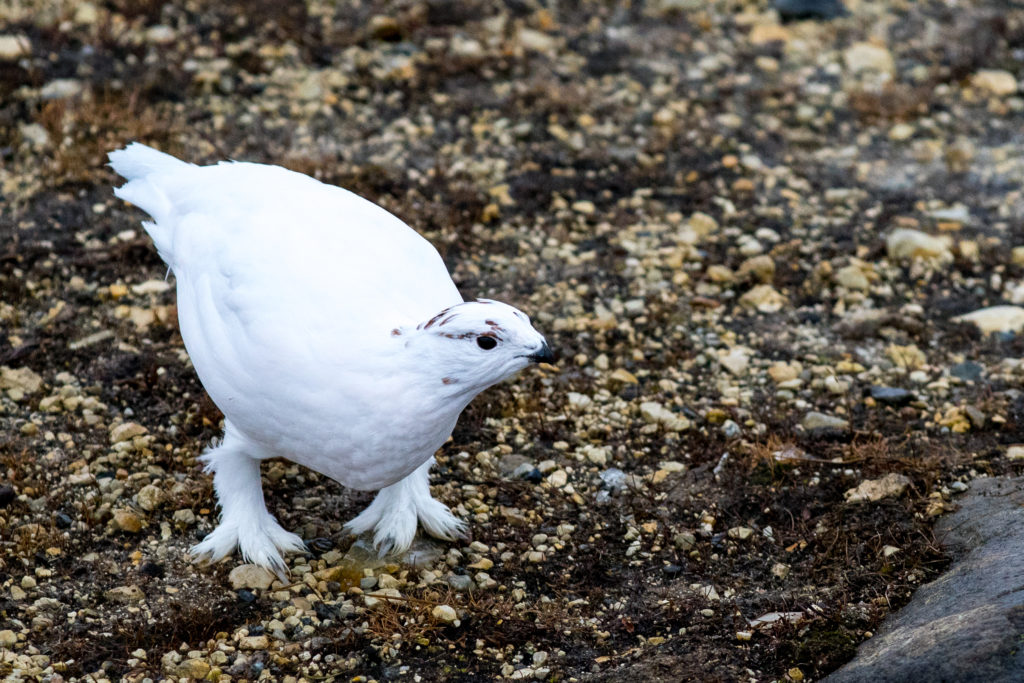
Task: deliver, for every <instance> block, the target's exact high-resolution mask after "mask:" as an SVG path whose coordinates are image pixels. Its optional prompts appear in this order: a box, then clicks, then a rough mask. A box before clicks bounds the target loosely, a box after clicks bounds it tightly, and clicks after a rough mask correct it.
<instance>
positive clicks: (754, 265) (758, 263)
mask: <svg viewBox="0 0 1024 683" xmlns="http://www.w3.org/2000/svg"><path fill="white" fill-rule="evenodd" d="M736 275H737V276H739V277H741V278H747V277H753V278H754V279H755V280H757V281H758V282H761V283H770V282H771V281H772V279H773V278H774V277H775V260H774V259H773V258H772V257H771V256H768V255H767V254H760V255H758V256H751V257H750V258H748V259H747V260H745V261H744V262H743V263H741V264H740V267H739V269H738V270H737V271H736Z"/></svg>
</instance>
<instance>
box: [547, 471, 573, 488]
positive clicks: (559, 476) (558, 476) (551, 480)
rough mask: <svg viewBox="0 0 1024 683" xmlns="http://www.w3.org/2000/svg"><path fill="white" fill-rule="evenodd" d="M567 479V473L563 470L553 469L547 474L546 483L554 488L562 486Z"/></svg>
mask: <svg viewBox="0 0 1024 683" xmlns="http://www.w3.org/2000/svg"><path fill="white" fill-rule="evenodd" d="M568 481H569V474H568V473H567V472H566V471H565V470H555V471H554V472H552V473H551V474H549V475H548V484H549V485H551V486H553V487H554V488H556V489H560V488H562V487H563V486H565V484H566V482H568Z"/></svg>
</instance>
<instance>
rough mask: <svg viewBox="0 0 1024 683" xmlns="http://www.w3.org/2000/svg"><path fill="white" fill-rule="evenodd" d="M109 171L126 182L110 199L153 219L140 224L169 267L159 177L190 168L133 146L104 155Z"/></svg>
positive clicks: (165, 203)
mask: <svg viewBox="0 0 1024 683" xmlns="http://www.w3.org/2000/svg"><path fill="white" fill-rule="evenodd" d="M108 157H109V159H110V167H111V168H113V169H114V170H115V171H116V172H117V173H118V174H119V175H122V176H124V177H125V178H126V179H127V180H128V182H127V183H125V184H124V185H122V186H121V187H118V188H114V195H115V196H116V197H119V198H120V199H124V200H125V201H129V202H131V203H132V204H135V205H136V206H137V207H139V208H140V209H142V210H143V211H145V212H146V213H148V214H149V215H150V216H152V217H153V221H143V223H142V227H144V228H145V229H146V232H148V233H149V235H150V237H152V238H153V243H154V244H155V245H156V248H157V251H159V252H160V256H161V257H162V258H163V259H164V261H166V262H167V263H168V265H173V264H171V259H170V256H171V231H172V230H171V211H172V208H173V207H172V205H171V200H170V199H169V198H168V197H167V194H166V193H165V192H164V190H163V189H162V188H161V183H160V182H159V179H160V178H161V176H166V175H168V174H172V173H174V172H175V171H180V170H183V169H185V168H188V167H191V166H192V164H188V163H186V162H184V161H181V160H180V159H176V158H175V157H172V156H171V155H170V154H164V153H163V152H160V151H157V150H155V149H153V148H152V147H147V146H146V145H143V144H140V143H138V142H133V143H131V144H130V145H128V146H127V147H125V148H124V149H119V150H116V151H114V152H111V153H110V154H109V155H108Z"/></svg>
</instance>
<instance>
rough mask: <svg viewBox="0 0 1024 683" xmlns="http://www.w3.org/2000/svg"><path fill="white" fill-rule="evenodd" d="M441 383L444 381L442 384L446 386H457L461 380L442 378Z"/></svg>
mask: <svg viewBox="0 0 1024 683" xmlns="http://www.w3.org/2000/svg"><path fill="white" fill-rule="evenodd" d="M441 381H442V382H443V383H444V384H455V383H456V382H458V381H459V380H457V379H455V378H454V377H442V378H441Z"/></svg>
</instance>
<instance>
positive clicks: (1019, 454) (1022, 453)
mask: <svg viewBox="0 0 1024 683" xmlns="http://www.w3.org/2000/svg"><path fill="white" fill-rule="evenodd" d="M1006 457H1007V458H1008V459H1010V460H1024V445H1019V444H1018V445H1014V446H1009V447H1007V449H1006Z"/></svg>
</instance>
